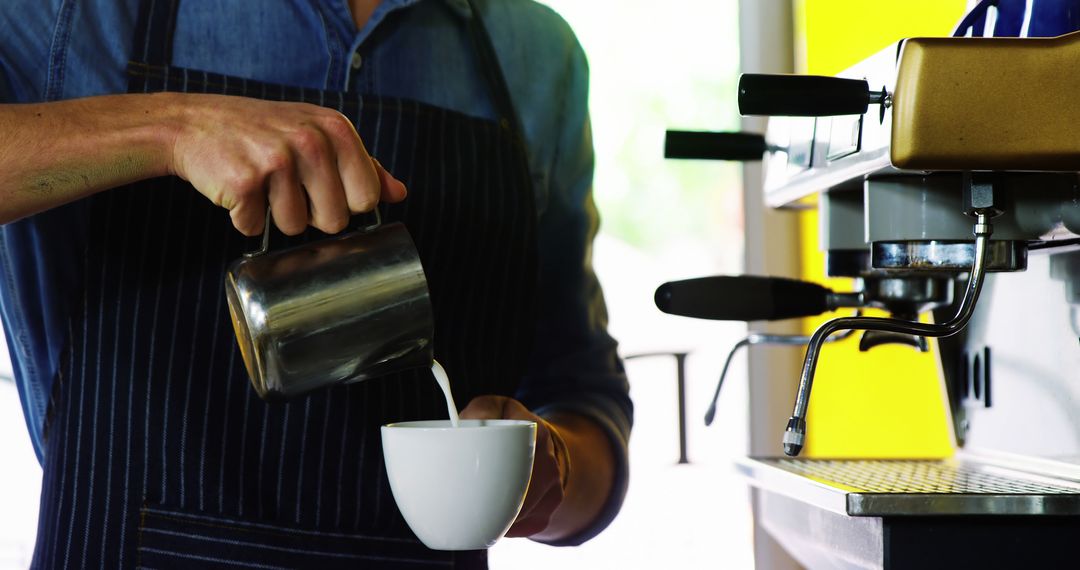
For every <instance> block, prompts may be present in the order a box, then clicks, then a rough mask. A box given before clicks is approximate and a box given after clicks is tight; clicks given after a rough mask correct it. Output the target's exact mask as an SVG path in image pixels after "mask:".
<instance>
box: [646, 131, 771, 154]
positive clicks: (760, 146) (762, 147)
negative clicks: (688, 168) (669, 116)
mask: <svg viewBox="0 0 1080 570" xmlns="http://www.w3.org/2000/svg"><path fill="white" fill-rule="evenodd" d="M767 149H768V145H766V144H765V136H764V135H760V134H757V133H713V132H699V131H668V132H667V136H666V137H665V138H664V158H694V159H703V160H761V157H762V155H764V154H765V151H766V150H767Z"/></svg>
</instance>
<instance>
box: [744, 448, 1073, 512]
mask: <svg viewBox="0 0 1080 570" xmlns="http://www.w3.org/2000/svg"><path fill="white" fill-rule="evenodd" d="M740 469H741V471H742V472H743V473H744V474H745V475H747V476H748V477H749V478H750V481H751V484H752V485H755V486H758V487H762V488H764V489H766V490H771V491H776V492H780V493H781V494H784V495H787V496H790V497H792V498H795V499H799V500H803V501H805V502H809V503H814V504H818V506H821V507H823V508H826V509H829V510H833V511H837V512H841V513H843V514H848V515H852V516H893V515H935V514H948V515H964V514H970V515H976V514H995V515H997V514H1001V515H1080V483H1077V482H1073V481H1068V480H1064V479H1060V478H1055V477H1051V476H1046V475H1040V474H1033V473H1027V472H1024V471H1019V470H1016V469H1007V468H1004V467H1000V466H996V465H992V464H989V463H986V462H983V461H974V460H963V459H947V460H827V459H789V458H767V459H749V460H746V461H745V462H743V463H742V464H740Z"/></svg>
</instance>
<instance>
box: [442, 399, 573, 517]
mask: <svg viewBox="0 0 1080 570" xmlns="http://www.w3.org/2000/svg"><path fill="white" fill-rule="evenodd" d="M461 417H462V419H512V420H530V421H534V422H536V457H535V459H534V460H533V470H532V479H531V480H530V481H529V492H528V493H527V494H526V495H525V504H524V505H523V506H522V507H521V512H520V513H518V517H517V520H515V521H514V524H513V526H511V527H510V530H509V531H507V533H506V536H533V535H535V534H538V533H540V532H542V531H543V530H544V529H546V528H547V527H548V525H549V524H550V523H551V517H552V515H553V514H554V513H555V509H557V508H558V507H559V505H560V504H562V502H563V497H564V496H565V493H566V484H567V480H568V477H569V473H570V456H569V454H568V451H567V448H566V443H565V441H563V437H562V434H560V433H559V431H558V430H557V429H556V428H555V426H553V425H552V424H551V423H549V422H547V421H545V420H544V419H543V418H541V417H540V416H538V415H536V414H534V413H532V412H530V411H529V410H528V409H527V408H526V407H525V406H523V405H522V404H521V402H518V401H517V400H515V399H513V398H507V397H505V396H480V397H477V398H474V399H473V401H471V402H469V405H468V406H466V407H465V409H464V410H462V411H461Z"/></svg>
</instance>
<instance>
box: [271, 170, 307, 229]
mask: <svg viewBox="0 0 1080 570" xmlns="http://www.w3.org/2000/svg"><path fill="white" fill-rule="evenodd" d="M270 212H271V213H272V214H273V217H274V225H275V226H277V228H278V229H279V230H281V232H282V233H283V234H285V235H290V236H295V235H299V234H301V233H303V231H304V230H305V229H306V228H307V225H308V203H307V198H306V197H305V196H304V193H303V190H301V188H300V183H299V181H298V180H297V179H296V171H295V170H293V169H291V168H289V169H285V170H281V171H279V172H275V173H273V174H271V175H270Z"/></svg>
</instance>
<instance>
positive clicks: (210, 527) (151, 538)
mask: <svg viewBox="0 0 1080 570" xmlns="http://www.w3.org/2000/svg"><path fill="white" fill-rule="evenodd" d="M139 515H140V516H139V538H138V559H137V560H138V567H139V568H155V569H157V570H167V569H171V568H178V569H179V568H183V569H187V568H206V569H215V568H229V569H232V570H235V569H236V568H265V569H282V568H320V569H325V570H334V569H337V568H342V569H344V568H349V569H355V568H387V569H390V568H393V569H402V570H412V569H416V570H431V569H437V568H453V567H454V565H455V564H454V558H455V557H454V553H451V552H438V551H433V550H428V549H427V548H426V547H424V545H423V544H421V543H420V542H419V541H416V540H414V539H404V538H396V537H382V536H370V535H363V534H356V533H339V532H327V531H319V530H306V529H299V528H293V527H289V526H285V525H277V524H271V523H266V522H261V521H248V520H240V519H235V518H229V517H225V516H219V515H208V514H206V513H192V512H186V511H181V510H176V509H169V508H160V507H145V506H144V507H143V508H142V509H140V512H139Z"/></svg>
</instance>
